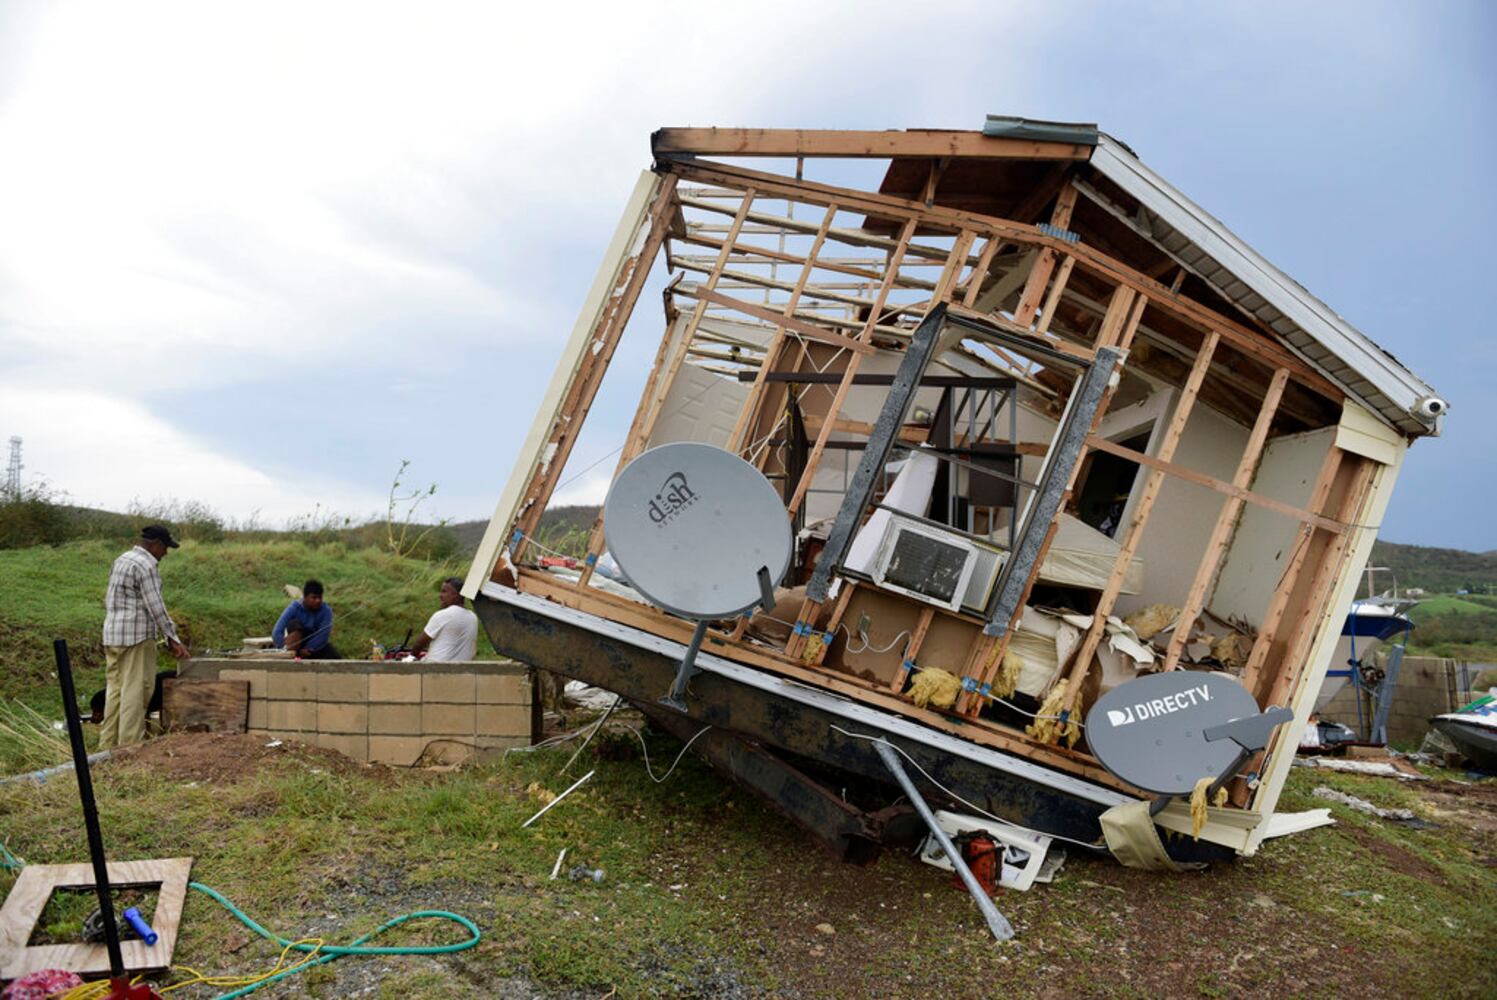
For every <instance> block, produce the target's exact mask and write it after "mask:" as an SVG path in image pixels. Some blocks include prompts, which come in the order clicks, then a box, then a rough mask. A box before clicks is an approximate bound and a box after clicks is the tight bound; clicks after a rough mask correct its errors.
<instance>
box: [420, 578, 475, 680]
mask: <svg viewBox="0 0 1497 1000" xmlns="http://www.w3.org/2000/svg"><path fill="white" fill-rule="evenodd" d="M462 588H463V581H462V580H461V579H459V578H458V577H455V576H449V577H448V578H447V579H445V580H443V581H442V589H441V590H440V591H439V592H438V593H437V601H438V602H440V603H441V605H442V608H441V610H439V611H438V612H436V613H435V614H434V615H432V616H431V618H430V619H429V620H428V621H427V623H426V627H425V628H424V629H422V630H421V635H420V636H418V637H417V639H416V641H415V642H413V643H411V652H413V653H415V654H416V655H418V656H419V655H421V652H422V651H423V650H425V651H426V662H427V663H456V662H460V661H465V660H471V659H473V657H475V656H477V655H478V616H477V615H475V614H474V613H473V612H471V611H469V610H468V609H467V608H466V607H464V606H463V590H462Z"/></svg>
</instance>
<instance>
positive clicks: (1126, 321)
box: [956, 285, 1144, 716]
mask: <svg viewBox="0 0 1497 1000" xmlns="http://www.w3.org/2000/svg"><path fill="white" fill-rule="evenodd" d="M1143 298H1144V297H1143V296H1141V295H1136V294H1135V293H1134V292H1133V290H1132V289H1130V288H1127V287H1125V286H1123V285H1118V286H1117V287H1116V288H1114V289H1113V293H1112V298H1111V300H1110V302H1109V304H1108V308H1107V314H1106V315H1105V316H1104V317H1103V323H1102V329H1101V330H1100V331H1099V333H1098V336H1097V347H1098V348H1102V347H1115V348H1118V349H1120V350H1123V351H1126V350H1127V349H1128V345H1129V344H1131V343H1132V341H1133V334H1134V331H1135V330H1136V329H1137V328H1138V324H1139V321H1140V319H1141V317H1142V315H1143V311H1142V309H1134V304H1135V302H1134V300H1135V299H1139V300H1142V299H1143ZM989 322H992V320H991V319H990V320H989ZM1026 332H1027V331H1026ZM1124 367H1125V365H1124V364H1120V365H1119V367H1118V371H1120V372H1121V371H1122V370H1124ZM1119 384H1121V380H1120V379H1119V380H1118V381H1116V382H1113V383H1112V385H1111V387H1110V388H1109V389H1108V390H1107V392H1106V394H1105V395H1104V396H1103V397H1102V401H1101V404H1100V405H1099V406H1098V407H1097V410H1096V413H1095V414H1094V415H1093V417H1092V422H1091V430H1092V432H1093V435H1094V434H1095V432H1096V429H1097V427H1098V426H1099V425H1100V424H1101V421H1102V418H1103V417H1104V416H1106V415H1107V407H1108V405H1109V404H1110V403H1111V401H1112V397H1113V395H1114V394H1115V393H1116V391H1117V386H1118V385H1119ZM1087 440H1088V442H1089V441H1090V440H1091V438H1090V437H1088V439H1087ZM1086 453H1087V446H1086V444H1083V446H1082V448H1081V450H1080V452H1079V453H1078V454H1077V456H1076V460H1075V462H1074V463H1073V464H1072V465H1071V471H1070V474H1069V475H1068V476H1067V479H1066V486H1065V490H1064V491H1063V493H1062V494H1061V497H1060V504H1059V507H1058V508H1057V509H1059V510H1063V509H1065V505H1066V504H1067V503H1068V502H1069V500H1070V498H1071V495H1072V493H1073V492H1074V491H1075V489H1076V477H1077V476H1078V475H1079V474H1080V472H1081V469H1082V467H1083V464H1084V462H1085V460H1086ZM1048 461H1049V459H1048V458H1047V462H1048ZM1057 524H1058V521H1057V520H1056V519H1055V518H1051V519H1050V525H1049V527H1048V528H1047V529H1046V532H1045V537H1044V539H1043V540H1042V541H1041V542H1040V545H1039V549H1038V552H1037V554H1036V555H1035V558H1034V562H1033V563H1032V564H1031V565H1030V567H1029V573H1028V575H1027V576H1026V578H1025V580H1024V586H1023V588H1022V589H1021V590H1020V592H1019V599H1018V602H1017V603H1016V604H1015V605H1014V609H1013V613H1012V614H1011V615H1010V617H1009V621H1008V623H1007V627H1006V628H1005V629H1004V631H1003V634H1002V635H1000V636H996V637H995V636H992V635H991V634H989V633H988V630H987V629H984V632H983V634H982V635H981V636H979V637H977V638H975V639H974V640H973V643H972V648H971V650H970V651H969V653H968V656H967V669H968V670H972V669H973V668H974V667H976V668H978V671H979V672H978V673H977V674H976V675H975V676H974V674H972V673H968V674H964V675H963V676H970V677H974V680H975V682H976V687H977V689H979V690H980V689H982V687H983V686H984V685H986V684H991V683H992V681H993V677H994V676H995V675H996V673H997V671H998V670H999V669H1000V668H1001V667H1002V665H1003V658H1004V656H1006V655H1007V653H1008V647H1009V643H1010V642H1012V641H1013V636H1014V633H1015V632H1016V631H1017V630H1018V626H1019V619H1020V618H1021V617H1022V616H1023V614H1024V607H1025V605H1027V604H1028V603H1029V595H1030V594H1031V593H1033V592H1034V585H1035V583H1036V582H1037V581H1038V580H1039V578H1040V569H1041V567H1043V566H1044V564H1045V557H1046V556H1047V555H1048V554H1049V552H1050V545H1051V543H1052V542H1053V541H1054V540H1055V530H1056V526H1057ZM995 647H996V648H995ZM979 665H981V666H979ZM956 710H957V711H958V712H961V713H963V714H965V715H968V716H976V715H977V714H978V713H979V712H980V711H982V701H981V699H980V698H978V697H977V695H976V694H975V693H974V692H973V691H971V690H968V689H967V688H963V690H962V693H961V694H960V695H958V696H957V702H956Z"/></svg>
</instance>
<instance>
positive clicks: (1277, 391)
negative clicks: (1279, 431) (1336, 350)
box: [1164, 368, 1289, 670]
mask: <svg viewBox="0 0 1497 1000" xmlns="http://www.w3.org/2000/svg"><path fill="white" fill-rule="evenodd" d="M1288 381H1289V372H1288V371H1286V370H1285V369H1283V368H1280V369H1279V370H1278V371H1276V372H1274V376H1273V381H1272V382H1270V383H1269V385H1268V393H1267V394H1266V395H1265V396H1264V397H1263V405H1262V406H1260V407H1259V408H1258V419H1257V420H1256V421H1255V422H1254V423H1253V431H1252V433H1251V434H1249V435H1248V440H1247V446H1246V447H1244V448H1243V449H1242V458H1241V459H1239V460H1238V462H1237V471H1236V473H1235V474H1234V475H1233V476H1232V485H1233V486H1235V487H1237V488H1238V489H1244V490H1245V489H1247V488H1248V486H1249V485H1251V484H1252V481H1253V474H1254V473H1255V472H1256V471H1257V470H1258V460H1259V459H1260V458H1262V457H1263V446H1264V445H1265V444H1267V443H1268V429H1269V426H1270V425H1271V424H1272V423H1273V418H1274V414H1275V413H1277V412H1278V409H1279V400H1280V399H1281V398H1283V395H1284V386H1285V384H1287V383H1288ZM1242 509H1243V501H1242V498H1241V497H1227V499H1226V500H1225V501H1224V502H1223V503H1222V509H1221V513H1220V514H1219V515H1218V516H1217V519H1216V525H1215V526H1214V527H1213V528H1212V529H1211V537H1210V538H1209V539H1208V540H1207V542H1206V554H1205V556H1203V557H1202V559H1201V562H1200V565H1199V566H1197V567H1196V576H1195V579H1194V580H1193V581H1191V584H1190V592H1189V593H1188V594H1187V595H1186V597H1185V604H1184V605H1183V606H1181V608H1180V617H1179V620H1178V622H1177V624H1176V625H1175V634H1174V635H1172V636H1170V645H1169V650H1168V651H1167V652H1166V654H1165V657H1164V669H1165V670H1174V669H1175V668H1176V667H1177V666H1179V664H1180V654H1181V653H1183V652H1184V651H1185V643H1186V641H1187V640H1188V638H1189V637H1190V630H1191V629H1192V628H1194V627H1195V623H1196V619H1197V618H1199V617H1200V614H1201V611H1202V610H1204V609H1205V607H1206V591H1207V589H1208V588H1209V587H1210V586H1211V581H1212V580H1214V579H1216V571H1217V568H1218V567H1219V566H1221V561H1222V557H1223V556H1225V555H1226V554H1227V542H1228V541H1229V540H1230V539H1231V537H1232V531H1233V529H1234V528H1236V526H1237V519H1238V517H1239V516H1240V515H1241V514H1242Z"/></svg>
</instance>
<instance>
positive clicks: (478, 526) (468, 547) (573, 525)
mask: <svg viewBox="0 0 1497 1000" xmlns="http://www.w3.org/2000/svg"><path fill="white" fill-rule="evenodd" d="M599 509H600V508H598V507H596V506H578V507H550V508H548V509H547V510H546V512H545V513H544V514H542V515H541V526H540V529H539V530H538V531H537V532H536V534H537V535H538V536H539V537H540V541H541V544H543V545H546V546H549V547H550V548H554V549H560V550H561V551H564V552H566V553H568V554H569V555H571V554H575V555H581V554H582V553H581V551H580V550H579V551H577V552H575V553H574V552H573V549H575V548H577V546H578V545H579V544H580V545H583V546H585V544H586V542H587V535H588V532H590V531H592V528H593V521H595V520H597V517H598V511H599ZM488 526H489V522H487V521H463V522H461V523H459V524H449V525H447V530H448V531H449V532H451V533H452V535H453V537H454V538H456V539H457V541H458V544H459V545H460V546H462V551H464V552H466V553H468V554H470V555H471V554H472V553H474V552H477V551H478V543H479V542H480V541H482V540H483V533H484V531H485V530H486V529H487V528H488Z"/></svg>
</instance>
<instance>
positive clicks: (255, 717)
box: [245, 697, 268, 729]
mask: <svg viewBox="0 0 1497 1000" xmlns="http://www.w3.org/2000/svg"><path fill="white" fill-rule="evenodd" d="M267 704H268V703H267V702H266V700H265V699H264V698H253V697H252V698H250V703H249V718H248V719H247V720H246V721H245V727H246V728H248V729H264V728H266V721H265V717H266V715H267V714H268V713H267V712H266V708H265V706H266V705H267Z"/></svg>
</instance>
